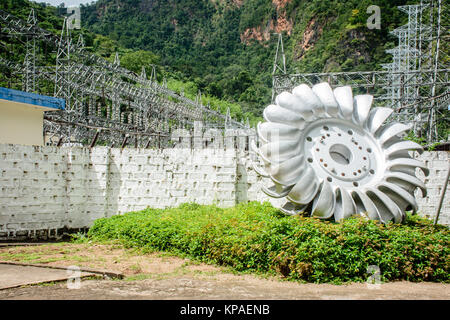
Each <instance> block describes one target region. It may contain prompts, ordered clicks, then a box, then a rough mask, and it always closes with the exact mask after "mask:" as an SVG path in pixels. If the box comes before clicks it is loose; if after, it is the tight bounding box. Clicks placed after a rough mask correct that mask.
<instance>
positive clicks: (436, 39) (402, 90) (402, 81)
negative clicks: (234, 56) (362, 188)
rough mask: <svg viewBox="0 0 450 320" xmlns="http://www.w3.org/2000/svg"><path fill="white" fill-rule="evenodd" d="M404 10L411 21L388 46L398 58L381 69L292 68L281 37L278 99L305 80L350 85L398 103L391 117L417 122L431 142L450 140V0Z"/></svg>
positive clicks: (416, 128)
mask: <svg viewBox="0 0 450 320" xmlns="http://www.w3.org/2000/svg"><path fill="white" fill-rule="evenodd" d="M399 10H400V11H402V12H404V13H406V14H407V15H408V23H407V24H406V25H404V26H401V27H399V28H397V29H395V30H393V31H392V32H391V33H392V34H393V35H395V36H396V37H398V45H397V46H396V47H395V48H393V49H391V50H387V53H389V54H391V55H392V57H393V61H392V63H389V64H385V65H383V66H382V67H383V68H384V69H385V70H382V71H368V72H330V73H302V74H289V73H288V72H286V67H285V64H283V63H285V62H284V61H285V60H284V59H285V58H284V50H283V48H282V46H283V42H282V41H280V39H279V40H278V47H277V53H276V58H275V63H274V68H273V70H274V72H273V92H272V97H273V99H274V97H276V96H277V95H278V94H280V93H281V92H283V91H291V90H292V89H293V88H294V87H296V86H297V85H299V84H302V83H307V84H309V85H311V86H312V85H314V84H317V83H320V82H323V81H325V82H328V83H329V84H330V85H331V86H332V87H333V88H336V87H339V86H343V85H349V86H351V87H352V88H353V90H354V92H356V93H370V94H372V95H373V96H374V98H375V100H377V105H378V106H383V107H390V108H393V109H394V110H395V112H394V115H393V117H392V119H393V120H395V121H399V122H402V123H412V124H413V128H412V129H413V131H414V134H415V135H416V136H417V137H422V138H425V139H426V141H427V142H428V143H429V144H431V143H434V142H440V141H447V139H448V137H447V136H446V132H447V130H448V127H449V125H448V123H449V110H448V106H449V104H450V90H449V88H448V86H449V77H448V74H449V71H450V66H449V61H450V59H449V54H448V44H446V42H445V41H444V39H446V40H447V42H448V36H449V33H448V31H449V30H448V21H449V19H448V4H447V3H445V1H442V0H428V1H426V0H422V1H420V3H419V4H414V5H406V6H401V7H399ZM444 45H447V47H444ZM280 46H281V49H280ZM280 53H281V55H280ZM281 59H283V60H281Z"/></svg>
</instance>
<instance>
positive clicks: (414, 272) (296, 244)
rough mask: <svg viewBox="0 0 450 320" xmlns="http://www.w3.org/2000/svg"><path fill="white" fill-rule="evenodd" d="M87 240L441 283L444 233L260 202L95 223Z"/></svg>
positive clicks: (289, 272)
mask: <svg viewBox="0 0 450 320" xmlns="http://www.w3.org/2000/svg"><path fill="white" fill-rule="evenodd" d="M88 236H89V238H90V239H93V240H96V241H101V240H119V241H120V242H122V243H123V244H125V245H127V246H133V247H139V248H143V249H148V250H165V251H169V252H172V253H175V254H181V255H187V256H190V257H193V258H196V259H198V260H200V261H204V262H209V263H215V264H219V265H225V266H231V267H232V268H234V269H235V270H237V271H251V272H258V273H269V274H281V275H283V276H284V277H286V278H287V279H289V280H303V281H308V282H316V283H321V282H334V283H342V282H349V281H366V279H367V278H368V277H369V276H370V275H369V274H368V273H367V270H368V267H369V266H371V265H375V266H378V267H379V268H380V270H381V280H382V281H392V280H409V281H441V282H449V263H450V261H449V254H450V250H449V240H450V237H449V236H450V231H449V230H448V228H447V227H444V226H437V228H436V229H433V226H432V224H431V222H430V221H428V220H425V219H423V218H419V217H418V216H408V219H407V222H406V224H404V225H398V224H388V225H386V226H385V225H382V224H378V223H376V222H374V221H366V220H363V219H362V218H351V219H349V220H346V221H344V222H342V223H331V222H323V221H319V220H316V219H313V218H305V217H286V216H284V215H282V214H281V213H280V212H279V211H278V210H276V209H275V208H273V207H272V206H271V205H270V204H268V203H264V204H260V203H257V202H251V203H248V204H240V205H237V206H236V207H234V208H229V209H221V208H218V207H216V206H200V205H197V204H185V205H181V206H180V207H178V208H172V209H165V210H159V209H147V210H144V211H141V212H131V213H127V214H125V215H122V216H113V217H111V218H102V219H99V220H97V221H96V222H95V223H94V226H93V227H92V228H91V229H90V230H89V233H88Z"/></svg>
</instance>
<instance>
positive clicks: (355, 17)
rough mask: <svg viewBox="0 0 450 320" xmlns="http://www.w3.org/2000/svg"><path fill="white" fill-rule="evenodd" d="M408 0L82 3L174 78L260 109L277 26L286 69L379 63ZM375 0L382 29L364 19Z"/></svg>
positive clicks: (91, 16) (87, 18)
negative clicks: (156, 59)
mask: <svg viewBox="0 0 450 320" xmlns="http://www.w3.org/2000/svg"><path fill="white" fill-rule="evenodd" d="M409 2H412V1H409ZM406 3H408V1H406V0H394V1H393V0H346V1H342V0H331V1H324V0H243V1H231V0H202V1H198V0H99V1H97V2H95V3H93V4H92V5H89V6H85V7H83V8H82V15H83V24H84V26H85V27H86V28H88V29H90V30H91V31H93V32H96V33H99V34H103V35H108V36H109V37H110V38H112V39H113V40H115V41H117V42H118V43H120V44H121V45H123V46H124V47H126V48H132V49H143V50H148V51H151V52H153V53H155V54H157V55H158V56H160V57H161V60H160V62H161V64H162V65H164V66H167V67H169V68H170V70H171V71H174V73H175V74H177V77H176V79H177V80H189V81H191V82H193V83H194V84H195V85H196V87H197V89H200V90H202V92H205V93H207V94H209V95H212V96H216V97H218V98H221V99H225V100H228V101H232V102H236V103H239V104H240V105H241V106H242V108H243V111H244V112H252V113H253V114H254V115H256V116H260V115H261V111H262V109H263V108H264V107H265V106H266V105H267V104H268V103H269V102H270V94H271V90H270V88H271V86H272V83H271V73H272V65H273V61H274V56H275V48H276V44H277V37H273V33H274V32H276V31H283V33H284V40H285V46H286V55H287V62H288V71H289V72H296V71H298V72H322V71H330V72H331V71H360V70H376V69H380V68H381V64H382V63H385V62H389V61H390V59H391V57H390V56H389V55H387V54H386V53H385V50H386V49H388V48H391V47H394V46H395V43H396V41H397V40H396V38H395V37H393V36H390V35H389V31H390V30H392V29H394V28H395V27H398V26H400V25H402V24H403V23H405V22H406V20H407V15H405V14H402V13H401V12H400V11H399V10H398V9H397V8H396V7H397V6H399V5H404V4H406ZM370 5H378V6H379V7H380V8H381V15H382V16H381V19H382V22H381V30H377V29H373V30H370V29H368V28H367V26H366V21H367V19H368V17H369V14H367V12H366V11H367V8H368V7H369V6H370ZM277 28H278V29H277ZM246 32H247V33H246ZM256 34H259V35H260V36H261V37H262V39H256V38H257V37H256V38H255V35H256ZM249 35H250V36H249ZM252 35H253V36H252Z"/></svg>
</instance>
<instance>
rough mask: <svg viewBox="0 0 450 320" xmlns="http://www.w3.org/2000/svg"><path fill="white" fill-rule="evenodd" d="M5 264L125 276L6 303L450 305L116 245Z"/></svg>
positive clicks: (18, 295)
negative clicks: (249, 271)
mask: <svg viewBox="0 0 450 320" xmlns="http://www.w3.org/2000/svg"><path fill="white" fill-rule="evenodd" d="M0 261H13V262H21V263H30V264H46V265H50V266H58V267H61V266H66V267H67V266H73V265H77V266H79V267H85V268H90V269H98V270H109V271H113V272H118V273H122V274H124V275H125V279H123V280H99V279H90V280H84V279H83V280H82V281H81V287H80V288H79V289H68V287H67V284H66V283H65V282H59V283H49V284H44V285H34V286H23V287H20V288H12V289H6V290H1V291H0V299H50V300H51V299H152V300H153V299H160V300H164V299H189V300H191V299H200V300H201V299H218V300H230V299H233V300H234V299H248V300H252V299H258V300H264V299H274V300H277V299H283V300H288V299H294V300H299V299H340V300H341V299H344V300H347V299H389V300H396V299H432V300H449V299H450V285H449V284H439V283H424V282H423V283H410V282H393V283H385V284H381V285H379V286H378V287H376V288H374V287H371V286H368V285H367V284H365V283H353V284H348V285H331V284H301V283H296V282H288V281H284V280H283V279H281V278H277V277H272V278H265V277H262V276H255V275H248V274H245V275H242V274H234V273H232V272H231V271H230V270H228V269H226V268H221V267H216V266H211V265H206V264H200V263H197V262H195V261H191V260H189V259H182V258H179V257H174V256H170V255H167V254H165V253H151V254H143V253H140V252H138V251H136V250H134V249H126V248H123V247H122V246H120V245H113V244H108V245H106V244H72V243H55V244H45V245H41V246H17V247H0Z"/></svg>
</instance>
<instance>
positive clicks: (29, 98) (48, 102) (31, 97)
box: [0, 87, 66, 110]
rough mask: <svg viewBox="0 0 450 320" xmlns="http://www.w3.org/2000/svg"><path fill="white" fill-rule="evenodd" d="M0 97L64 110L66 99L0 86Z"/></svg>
mask: <svg viewBox="0 0 450 320" xmlns="http://www.w3.org/2000/svg"><path fill="white" fill-rule="evenodd" d="M0 99H3V100H9V101H14V102H20V103H26V104H32V105H35V106H39V107H47V108H52V109H58V110H65V107H66V101H65V100H64V99H59V98H54V97H49V96H43V95H40V94H36V93H30V92H24V91H19V90H13V89H7V88H2V87H0Z"/></svg>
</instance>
